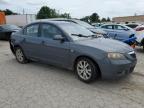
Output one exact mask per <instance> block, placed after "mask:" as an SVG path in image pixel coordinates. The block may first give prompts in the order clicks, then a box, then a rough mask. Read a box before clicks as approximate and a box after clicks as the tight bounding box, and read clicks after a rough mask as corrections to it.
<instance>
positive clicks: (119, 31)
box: [114, 25, 129, 41]
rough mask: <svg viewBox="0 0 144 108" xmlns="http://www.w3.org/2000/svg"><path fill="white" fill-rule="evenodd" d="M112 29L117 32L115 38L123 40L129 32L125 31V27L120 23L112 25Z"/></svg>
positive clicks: (127, 36)
mask: <svg viewBox="0 0 144 108" xmlns="http://www.w3.org/2000/svg"><path fill="white" fill-rule="evenodd" d="M114 30H115V31H116V33H117V36H116V37H115V39H117V40H120V41H123V40H127V39H128V38H129V34H128V32H127V31H126V28H125V27H123V26H121V25H114Z"/></svg>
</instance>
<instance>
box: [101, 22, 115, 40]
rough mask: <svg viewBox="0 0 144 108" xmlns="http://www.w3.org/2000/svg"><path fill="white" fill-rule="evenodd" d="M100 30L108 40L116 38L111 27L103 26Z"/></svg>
mask: <svg viewBox="0 0 144 108" xmlns="http://www.w3.org/2000/svg"><path fill="white" fill-rule="evenodd" d="M101 28H102V29H103V30H104V31H105V32H107V33H108V36H109V37H110V38H114V37H115V36H116V33H115V31H114V27H113V25H104V26H102V27H101Z"/></svg>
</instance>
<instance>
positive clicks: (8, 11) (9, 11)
mask: <svg viewBox="0 0 144 108" xmlns="http://www.w3.org/2000/svg"><path fill="white" fill-rule="evenodd" d="M0 12H4V13H5V15H17V14H18V13H15V12H13V11H12V10H10V9H5V10H0Z"/></svg>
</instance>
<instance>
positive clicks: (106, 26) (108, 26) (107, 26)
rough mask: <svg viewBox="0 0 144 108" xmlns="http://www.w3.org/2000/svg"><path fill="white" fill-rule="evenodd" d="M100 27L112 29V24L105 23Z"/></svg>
mask: <svg viewBox="0 0 144 108" xmlns="http://www.w3.org/2000/svg"><path fill="white" fill-rule="evenodd" d="M102 28H105V29H113V26H112V25H105V26H102Z"/></svg>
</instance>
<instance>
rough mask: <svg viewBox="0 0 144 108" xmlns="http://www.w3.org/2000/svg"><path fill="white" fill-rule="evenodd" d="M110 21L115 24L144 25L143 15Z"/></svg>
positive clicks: (115, 18)
mask: <svg viewBox="0 0 144 108" xmlns="http://www.w3.org/2000/svg"><path fill="white" fill-rule="evenodd" d="M112 21H113V22H117V23H127V22H128V23H144V15H137V16H124V17H114V18H113V19H112Z"/></svg>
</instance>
